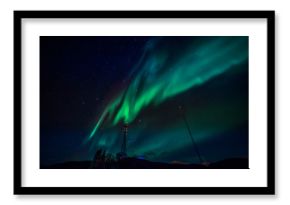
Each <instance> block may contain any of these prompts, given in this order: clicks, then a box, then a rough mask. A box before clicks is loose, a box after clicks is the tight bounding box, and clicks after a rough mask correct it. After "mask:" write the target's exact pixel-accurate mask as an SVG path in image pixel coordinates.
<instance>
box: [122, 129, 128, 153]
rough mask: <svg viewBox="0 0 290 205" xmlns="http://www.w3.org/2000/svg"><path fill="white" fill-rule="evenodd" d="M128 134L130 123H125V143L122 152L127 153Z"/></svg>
mask: <svg viewBox="0 0 290 205" xmlns="http://www.w3.org/2000/svg"><path fill="white" fill-rule="evenodd" d="M127 135H128V124H127V123H125V124H124V125H123V143H122V147H121V152H122V153H124V154H125V155H127Z"/></svg>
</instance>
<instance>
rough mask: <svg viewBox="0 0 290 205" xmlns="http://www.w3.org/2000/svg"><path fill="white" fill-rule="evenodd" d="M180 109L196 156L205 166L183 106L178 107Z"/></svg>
mask: <svg viewBox="0 0 290 205" xmlns="http://www.w3.org/2000/svg"><path fill="white" fill-rule="evenodd" d="M178 108H179V111H180V114H181V116H182V119H183V120H184V122H185V126H186V129H187V131H188V134H189V136H190V139H191V142H192V145H193V148H194V150H195V152H196V154H197V156H198V159H199V161H200V163H201V164H203V160H202V158H201V155H200V152H199V149H198V146H197V144H196V142H195V140H194V137H193V135H192V133H191V130H190V126H189V124H188V121H187V119H186V117H185V113H184V110H183V108H182V106H178Z"/></svg>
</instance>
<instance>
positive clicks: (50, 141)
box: [40, 36, 248, 165]
mask: <svg viewBox="0 0 290 205" xmlns="http://www.w3.org/2000/svg"><path fill="white" fill-rule="evenodd" d="M40 90H41V91H40V164H42V165H50V164H54V163H60V162H65V161H76V160H90V159H92V158H93V155H94V153H95V151H96V149H99V148H102V149H105V150H106V151H107V152H108V153H112V154H115V153H118V152H119V151H120V149H121V143H122V126H123V124H124V123H126V124H128V127H129V130H128V139H127V153H128V155H129V156H133V157H139V156H142V157H144V158H145V159H148V160H152V161H161V162H172V161H181V162H189V163H198V162H199V159H198V156H197V153H196V150H195V149H194V147H193V144H192V141H191V138H190V136H189V131H188V128H187V127H186V123H188V127H189V129H190V132H191V133H192V136H193V137H194V140H195V142H196V144H197V146H198V149H199V152H200V155H201V157H202V159H203V160H204V161H210V162H215V161H218V160H223V159H227V158H233V157H248V37H244V36H235V37H232V36H216V37H215V36H182V37H181V36H180V37H174V36H167V37H160V36H103V37H102V36H95V37H93V36H92V37H88V36H86V37H77V36H75V37H67V36H64V37H60V36H47V37H46V36H42V37H40Z"/></svg>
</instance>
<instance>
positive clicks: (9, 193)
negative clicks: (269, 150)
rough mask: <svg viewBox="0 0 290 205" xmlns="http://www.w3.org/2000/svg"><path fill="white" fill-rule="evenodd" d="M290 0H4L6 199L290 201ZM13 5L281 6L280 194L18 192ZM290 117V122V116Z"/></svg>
mask: <svg viewBox="0 0 290 205" xmlns="http://www.w3.org/2000/svg"><path fill="white" fill-rule="evenodd" d="M287 2H288V1H287V0H284V1H282V0H280V1H279V0H276V1H273V0H272V1H270V0H263V1H258V0H256V1H254V0H237V1H232V0H218V1H217V0H202V1H196V2H194V1H193V0H188V1H185V0H178V1H174V0H166V1H165V0H160V1H159V0H146V1H142V2H141V1H136V0H135V1H134V0H115V1H113V0H106V1H99V2H98V1H97V0H81V1H79V0H69V1H61V0H50V1H46V2H44V1H36V0H24V1H23V0H10V1H4V0H2V1H0V103H1V106H0V130H1V132H0V137H1V138H0V139H1V143H0V203H1V204H5V205H6V204H7V205H10V204H31V205H33V204H40V205H41V204H69V205H74V204H83V205H86V204H126V205H129V204H215V205H216V204H223V205H224V204H225V205H226V204H263V205H264V204H265V205H267V204H289V202H290V191H289V187H290V174H289V173H290V164H289V163H290V159H289V158H290V132H289V127H290V120H289V116H290V109H289V108H288V109H287V107H288V106H289V105H290V96H289V93H290V91H289V90H290V80H289V79H288V78H289V77H290V63H289V60H288V59H289V56H290V52H289V51H288V50H287V46H290V40H289V38H290V26H289V25H290V22H289V21H290V12H289V8H290V5H287ZM13 10H276V130H277V131H276V193H277V194H276V196H14V195H13ZM288 121H289V122H288Z"/></svg>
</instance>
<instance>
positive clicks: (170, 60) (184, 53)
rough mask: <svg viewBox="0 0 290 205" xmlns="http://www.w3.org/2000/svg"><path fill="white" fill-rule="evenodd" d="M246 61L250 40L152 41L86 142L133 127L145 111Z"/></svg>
mask: <svg viewBox="0 0 290 205" xmlns="http://www.w3.org/2000/svg"><path fill="white" fill-rule="evenodd" d="M169 38H171V39H170V41H168V39H169ZM172 38H173V40H172ZM247 60H248V37H244V36H235V37H231V36H221V37H181V38H178V37H160V38H157V39H154V40H151V41H149V42H148V43H147V45H146V47H145V48H144V53H143V55H142V57H141V59H140V60H139V62H138V63H137V65H135V66H134V69H133V71H132V73H131V74H130V76H129V82H130V83H129V84H128V86H127V87H126V88H125V89H123V90H121V91H120V92H119V93H118V94H117V96H116V97H115V98H113V99H112V100H111V101H110V102H109V103H108V104H107V105H106V107H105V109H104V110H103V112H102V113H101V114H100V117H99V119H98V120H97V122H96V125H95V126H94V128H93V130H92V131H91V133H90V135H89V137H88V139H87V140H90V139H92V138H93V137H94V136H95V135H96V132H97V131H98V130H99V129H100V127H101V126H104V127H113V126H115V125H117V124H119V123H132V122H133V121H134V120H135V119H136V118H137V116H138V114H139V113H140V112H141V111H142V110H143V109H144V108H146V107H148V106H158V105H160V104H161V103H162V102H164V101H166V100H168V99H169V98H172V97H174V96H176V95H179V94H181V93H184V92H186V91H188V90H189V89H192V88H194V87H196V86H200V85H202V84H204V83H206V82H207V81H209V80H210V79H212V78H214V77H216V76H218V75H221V74H223V73H224V72H226V71H228V70H230V69H232V68H235V65H238V64H241V63H245V62H247Z"/></svg>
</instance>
